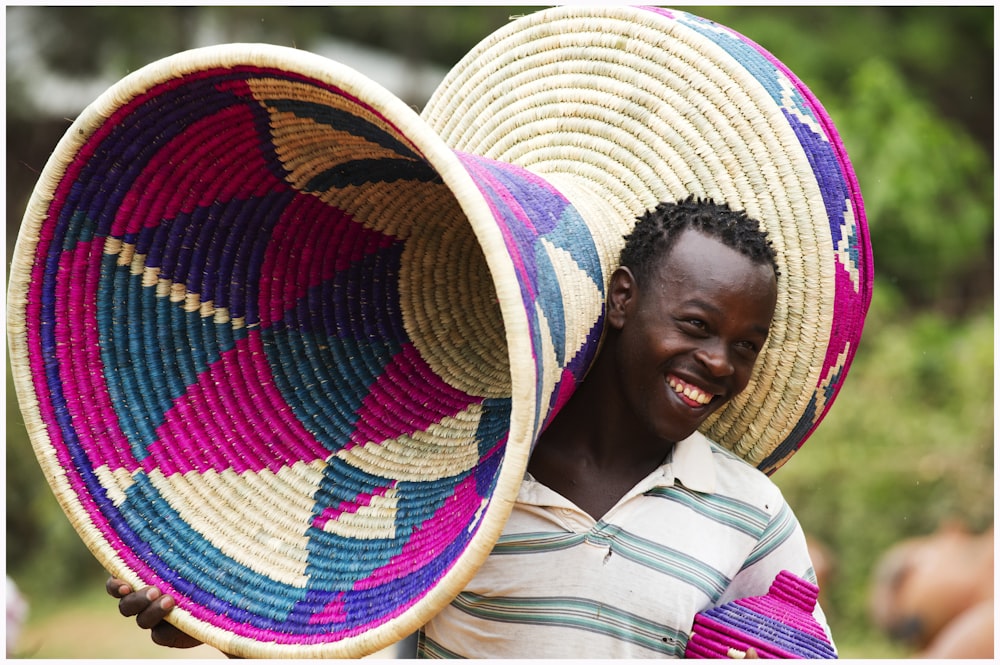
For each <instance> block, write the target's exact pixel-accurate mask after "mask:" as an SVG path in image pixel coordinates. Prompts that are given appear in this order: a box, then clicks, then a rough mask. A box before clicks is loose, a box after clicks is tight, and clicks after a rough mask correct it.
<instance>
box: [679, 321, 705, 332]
mask: <svg viewBox="0 0 1000 665" xmlns="http://www.w3.org/2000/svg"><path fill="white" fill-rule="evenodd" d="M682 324H683V325H685V326H687V327H689V328H693V329H694V330H705V328H707V327H708V326H706V325H705V322H704V321H702V320H701V319H683V320H682Z"/></svg>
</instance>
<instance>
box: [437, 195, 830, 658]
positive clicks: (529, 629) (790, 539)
mask: <svg viewBox="0 0 1000 665" xmlns="http://www.w3.org/2000/svg"><path fill="white" fill-rule="evenodd" d="M626 240H627V242H626V246H625V248H624V250H623V251H622V255H621V267H620V268H619V269H618V270H616V271H615V272H614V274H613V275H612V277H611V280H610V285H609V289H608V300H607V332H606V338H605V340H604V343H603V347H602V350H601V352H600V354H599V356H598V359H597V361H596V364H595V365H594V367H593V368H592V370H591V372H590V374H589V375H588V376H587V378H586V380H585V381H584V382H583V383H582V384H581V386H580V387H579V388H578V390H577V392H576V393H575V394H574V395H573V397H572V398H571V399H570V400H569V402H568V403H567V405H566V406H565V408H564V409H563V410H562V411H561V412H560V413H559V414H558V415H557V416H556V418H555V419H554V420H553V422H552V424H551V425H550V426H549V428H548V429H547V430H546V431H545V432H544V433H543V434H542V436H541V437H540V439H539V442H538V444H537V447H536V448H535V451H534V453H533V455H532V458H531V461H530V463H529V467H528V471H529V473H528V474H527V475H526V477H525V479H524V482H523V484H522V487H521V492H520V495H519V496H518V500H517V503H516V504H515V507H514V510H513V515H512V517H511V519H510V521H509V522H508V523H507V526H506V528H505V530H504V535H503V536H502V537H501V539H500V542H499V543H498V544H497V546H496V547H495V548H494V550H493V553H492V554H491V555H490V557H489V559H488V560H487V562H486V564H485V565H484V566H483V567H482V568H481V569H480V570H479V572H478V573H477V575H476V577H475V578H474V579H473V580H472V582H471V583H470V584H469V585H468V586H467V588H466V590H465V591H464V592H463V593H462V594H461V595H459V597H458V598H457V599H456V600H455V601H454V602H453V603H452V604H451V605H450V606H449V607H447V608H446V609H445V610H444V611H443V612H441V613H440V614H439V615H438V616H437V617H435V618H434V619H433V620H432V621H431V622H430V623H429V624H428V625H427V627H426V628H425V629H424V631H423V632H422V633H421V635H420V644H419V653H420V655H421V656H429V657H454V656H464V657H490V658H496V657H501V658H545V657H558V658H626V657H630V658H651V657H680V656H682V655H683V654H684V647H685V644H686V641H687V635H688V633H689V632H690V629H691V624H692V621H693V620H694V615H695V614H696V613H697V612H699V611H702V610H706V609H708V608H710V607H714V606H718V605H720V604H723V603H725V602H728V601H730V600H733V599H736V598H742V597H748V596H754V595H760V594H763V593H765V592H766V591H767V589H768V587H769V585H770V583H771V581H772V580H773V579H774V578H775V576H776V575H777V574H778V573H779V572H780V571H781V570H785V569H787V570H789V571H791V572H793V573H795V574H796V575H799V576H801V577H804V578H807V579H810V580H811V581H815V575H814V573H813V570H812V565H811V563H810V559H809V555H808V552H807V550H806V543H805V538H804V535H803V533H802V530H801V528H800V527H799V525H798V522H797V520H796V519H795V516H794V515H793V514H792V512H791V510H790V509H789V507H788V505H787V504H786V503H785V501H784V499H783V498H782V496H781V494H780V492H779V490H778V489H777V487H776V486H775V485H774V484H773V483H772V482H771V481H770V480H769V479H768V478H767V477H766V476H765V475H764V474H763V473H761V472H760V471H758V470H757V469H755V468H753V467H751V466H750V465H749V464H747V463H746V462H744V461H743V460H741V459H739V458H738V457H736V456H735V455H734V454H732V453H730V452H728V451H726V450H724V449H723V448H721V447H719V446H717V445H716V444H715V443H713V442H710V441H709V440H708V439H706V438H705V437H704V436H702V435H701V434H700V433H698V432H697V429H698V427H700V426H701V425H702V423H703V422H704V421H705V419H706V418H708V416H709V415H711V414H712V413H714V412H715V411H717V410H718V409H719V408H720V407H721V406H722V405H723V404H725V403H726V402H728V401H729V400H730V399H732V398H733V397H734V396H736V395H737V394H739V393H740V392H741V391H742V390H743V389H744V388H746V386H747V384H748V382H749V381H750V378H751V375H752V372H753V367H754V363H755V361H756V359H757V355H758V353H759V352H760V350H761V348H762V347H763V345H764V343H765V341H766V340H767V336H768V330H769V327H770V324H771V318H772V316H773V314H774V308H775V302H776V298H777V296H776V290H777V280H778V279H779V278H780V274H779V271H778V267H777V265H776V264H775V252H774V250H773V248H772V247H771V244H770V242H769V241H768V239H767V236H766V234H765V233H763V232H762V231H760V230H759V227H758V224H757V222H756V221H754V220H752V219H750V218H748V217H747V216H746V215H745V214H744V213H742V212H736V211H733V210H731V209H729V208H728V207H727V206H725V205H717V204H716V203H714V202H712V201H701V200H698V199H695V198H693V197H692V198H688V199H687V200H684V201H681V202H678V203H676V204H675V203H663V204H661V205H659V206H657V208H656V209H655V210H653V211H650V212H648V213H647V214H646V215H644V216H643V217H642V218H641V219H640V220H639V222H638V224H637V225H636V227H635V229H634V231H633V232H632V233H631V234H630V235H629V236H628V238H627V239H626ZM816 617H817V619H818V620H819V621H820V623H821V625H823V626H824V628H825V627H826V621H825V618H824V617H823V613H822V610H821V609H819V608H818V607H817V611H816ZM827 633H829V630H828V629H827Z"/></svg>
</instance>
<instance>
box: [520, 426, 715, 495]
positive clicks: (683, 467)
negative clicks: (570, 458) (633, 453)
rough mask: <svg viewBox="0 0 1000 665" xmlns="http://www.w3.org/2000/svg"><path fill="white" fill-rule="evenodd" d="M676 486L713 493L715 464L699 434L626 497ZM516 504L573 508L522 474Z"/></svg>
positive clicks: (682, 443) (677, 448)
mask: <svg viewBox="0 0 1000 665" xmlns="http://www.w3.org/2000/svg"><path fill="white" fill-rule="evenodd" d="M677 482H680V484H681V485H683V486H684V487H686V488H688V489H689V490H693V491H695V492H701V493H703V494H712V493H714V492H715V464H714V462H713V460H712V444H711V442H710V441H709V440H708V439H707V438H706V437H705V436H704V435H703V434H702V433H701V432H695V433H694V434H692V435H691V436H689V437H688V438H686V439H682V440H681V441H678V442H677V443H675V444H674V448H673V450H672V451H671V453H670V455H669V457H668V459H667V461H665V462H664V463H663V464H661V465H660V467H659V468H657V469H656V470H655V471H653V472H652V473H651V474H649V475H648V476H646V479H645V480H643V481H642V482H640V483H639V484H638V485H636V487H634V488H633V489H632V491H631V492H630V493H629V494H630V495H633V494H642V493H644V492H646V491H648V490H650V489H652V488H654V487H673V486H674V485H675V484H676V483H677ZM517 500H518V501H519V502H521V503H527V504H532V505H552V506H557V507H563V508H572V507H573V504H572V503H571V502H570V501H569V500H568V499H566V498H563V497H562V495H560V494H558V493H556V492H554V491H553V490H551V489H549V488H548V487H546V486H545V485H542V484H541V483H540V482H538V481H537V480H535V479H534V478H533V477H532V475H531V474H530V473H528V472H527V471H525V473H524V482H523V483H521V491H520V493H519V495H518V498H517Z"/></svg>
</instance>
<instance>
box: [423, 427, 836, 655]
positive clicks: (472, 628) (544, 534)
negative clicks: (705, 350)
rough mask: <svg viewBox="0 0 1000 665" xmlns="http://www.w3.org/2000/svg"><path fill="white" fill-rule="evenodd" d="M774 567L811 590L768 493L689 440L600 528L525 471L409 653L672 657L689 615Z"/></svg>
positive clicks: (721, 454)
mask: <svg viewBox="0 0 1000 665" xmlns="http://www.w3.org/2000/svg"><path fill="white" fill-rule="evenodd" d="M782 570H788V571H790V572H792V573H794V574H796V575H798V576H800V577H803V578H805V579H808V580H810V581H812V582H814V583H815V581H816V576H815V572H814V571H813V568H812V563H811V561H810V559H809V554H808V552H807V550H806V541H805V536H804V535H803V533H802V529H801V527H800V526H799V523H798V520H797V519H796V518H795V515H794V514H793V513H792V511H791V509H790V508H789V506H788V504H787V503H786V502H785V500H784V498H783V497H782V495H781V492H780V491H779V489H778V488H777V486H776V485H775V484H774V483H773V482H772V481H771V480H770V479H769V478H768V477H767V476H765V475H764V474H763V473H761V472H760V471H758V470H757V469H755V468H753V467H751V466H750V465H748V464H747V463H746V462H744V461H743V460H741V459H739V458H738V457H736V456H735V455H733V454H732V453H730V452H729V451H727V450H725V449H723V448H721V447H719V446H717V445H716V444H715V443H713V442H711V441H709V440H708V439H706V438H705V437H704V436H702V435H701V434H699V433H695V434H694V435H692V436H691V437H689V438H687V439H685V440H684V441H681V442H680V443H678V444H677V445H675V446H674V450H673V452H672V454H671V455H670V457H669V458H668V459H667V461H665V462H664V464H663V465H661V466H660V467H658V468H657V469H656V470H654V471H653V472H652V473H651V474H650V475H649V476H647V477H646V478H645V479H644V480H642V481H641V482H640V483H639V484H638V485H636V486H635V487H634V488H633V489H632V490H631V491H630V492H629V493H628V494H626V495H625V496H623V497H622V498H621V500H620V501H619V502H618V503H617V504H616V505H615V506H614V507H613V508H612V509H611V510H609V511H608V513H607V514H606V515H604V517H603V518H601V519H600V520H594V519H593V518H592V517H591V516H590V515H588V514H587V513H586V512H584V511H583V510H581V509H580V508H578V507H577V506H576V505H574V504H573V503H571V502H570V501H568V500H567V499H565V498H564V497H562V496H561V495H559V494H557V493H556V492H554V491H552V490H551V489H549V488H548V487H546V486H545V485H542V484H541V483H539V482H537V481H536V480H535V479H534V478H532V477H531V475H530V474H527V475H526V476H525V479H524V481H523V483H522V484H521V489H520V493H519V495H518V498H517V503H516V504H515V506H514V508H513V511H512V514H511V517H510V520H509V521H508V522H507V524H506V526H505V528H504V531H503V534H502V536H501V538H500V540H499V541H498V542H497V544H496V546H495V547H494V549H493V551H492V553H491V554H490V556H489V557H488V558H487V560H486V562H485V563H484V564H483V566H482V567H481V568H480V569H479V571H478V572H477V573H476V575H475V577H474V578H473V579H472V581H471V582H470V583H469V585H468V586H467V587H466V589H465V590H464V591H463V592H462V593H461V594H459V595H458V597H457V598H456V599H455V600H454V601H453V602H452V603H451V604H450V605H449V606H447V607H446V608H445V609H444V610H442V611H441V612H440V613H439V614H438V615H437V616H436V617H435V618H434V619H432V620H431V621H430V622H429V623H428V624H427V625H426V626H425V627H424V629H423V630H422V631H421V632H420V634H419V636H418V647H417V656H418V657H422V658H461V657H466V658H512V659H513V658H679V657H682V656H683V655H684V648H685V646H686V644H687V639H688V635H689V633H690V631H691V626H692V624H693V622H694V615H695V614H696V613H697V612H699V611H702V610H705V609H708V608H711V607H714V606H716V605H721V604H723V603H726V602H729V601H731V600H735V599H737V598H744V597H748V596H758V595H761V594H764V593H767V590H768V588H769V587H770V585H771V582H772V581H773V580H774V577H775V576H776V575H777V574H778V573H779V572H780V571H782ZM815 614H816V618H817V620H818V621H819V622H820V625H822V626H823V627H824V628H825V629H826V631H827V634H829V632H830V631H829V628H827V624H826V619H825V617H824V616H823V612H822V610H821V609H820V608H819V606H818V605H817V609H816V613H815Z"/></svg>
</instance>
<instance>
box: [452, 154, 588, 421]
mask: <svg viewBox="0 0 1000 665" xmlns="http://www.w3.org/2000/svg"><path fill="white" fill-rule="evenodd" d="M456 154H457V155H458V157H459V159H460V160H461V161H462V163H463V164H464V165H465V168H466V169H467V170H468V172H469V174H470V175H471V176H472V178H473V180H475V181H476V184H477V185H478V186H479V189H480V191H481V192H482V194H483V196H484V198H485V199H486V202H487V203H488V204H489V206H490V209H491V210H492V212H493V216H494V219H495V220H496V222H497V225H498V228H499V229H500V232H501V233H502V234H503V237H504V242H505V244H506V246H507V251H508V254H509V255H510V258H511V261H512V263H513V265H514V270H515V271H516V272H517V275H518V283H519V286H520V289H521V297H522V300H523V304H524V311H525V314H526V316H527V317H528V321H529V330H530V333H531V335H532V348H533V350H534V356H535V363H536V367H537V371H536V376H537V377H538V385H537V388H538V391H537V400H538V401H537V403H536V404H535V414H536V418H537V419H539V420H537V421H536V423H535V428H536V431H537V430H538V429H540V428H541V427H542V426H544V422H542V420H541V419H542V418H545V417H546V416H548V418H549V419H551V418H552V417H553V416H554V415H555V412H553V411H552V410H551V409H550V408H549V407H551V406H561V405H562V404H563V403H564V402H565V401H566V399H568V397H569V395H570V394H571V393H572V392H573V390H574V389H575V386H576V384H577V383H578V382H579V381H580V380H581V379H582V378H583V375H584V374H585V373H586V371H587V369H588V368H589V367H590V364H591V362H592V361H593V357H594V355H595V353H596V351H597V348H596V347H597V345H596V343H595V340H596V339H598V338H599V331H600V324H601V320H600V319H598V320H597V321H594V323H593V325H592V326H591V328H590V330H589V333H590V335H589V338H588V343H587V344H585V345H584V346H582V347H581V348H579V349H576V350H574V351H573V352H571V353H570V355H569V357H564V355H563V354H564V350H565V349H566V337H567V330H566V315H565V312H564V310H563V307H564V302H563V293H562V287H561V285H560V283H559V279H558V277H557V274H558V272H559V270H560V268H557V267H556V266H553V265H552V263H551V260H550V259H549V256H548V252H547V250H546V249H545V248H544V247H543V246H542V244H541V242H540V241H541V240H542V239H543V238H544V239H545V240H547V241H548V242H551V243H552V244H554V245H555V246H557V247H560V248H562V249H564V250H566V251H567V252H569V254H570V255H571V256H572V257H573V260H574V261H575V262H576V264H577V266H578V267H579V268H580V270H581V271H582V272H584V273H586V274H587V275H588V276H589V278H590V279H591V280H592V281H593V282H594V284H595V286H596V288H597V289H598V291H599V292H601V293H603V292H604V277H603V274H602V271H601V264H600V258H599V256H598V254H597V248H596V247H595V245H594V242H593V238H592V236H591V234H590V231H589V229H587V227H586V224H585V222H584V221H583V218H582V217H580V215H579V213H578V212H577V211H576V209H575V208H573V206H572V205H571V204H570V203H569V201H568V200H567V199H566V198H565V197H564V196H563V195H562V194H561V193H560V192H559V191H558V190H556V189H555V188H553V187H552V186H551V185H549V184H548V183H547V182H545V181H544V180H543V179H542V178H540V177H539V176H536V175H534V174H532V173H530V172H528V171H526V170H524V169H522V168H520V167H517V166H513V165H510V164H504V163H501V162H496V161H494V160H490V159H486V158H484V157H479V156H476V155H471V154H466V153H461V152H456ZM539 309H540V310H541V312H542V314H543V315H544V316H545V318H546V324H547V328H548V330H549V333H550V335H551V339H550V340H549V343H550V344H551V348H553V349H554V350H555V352H556V354H557V358H556V360H557V362H558V363H559V364H560V365H561V366H562V367H563V369H564V370H568V371H566V372H564V373H563V375H562V377H561V380H560V382H559V383H558V384H557V385H556V386H555V387H554V390H553V391H552V393H551V394H543V392H544V390H543V376H544V369H543V366H544V358H543V349H544V348H545V345H544V344H543V341H542V339H541V334H542V326H541V325H540V324H539V322H538V316H539V314H538V310H539Z"/></svg>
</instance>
